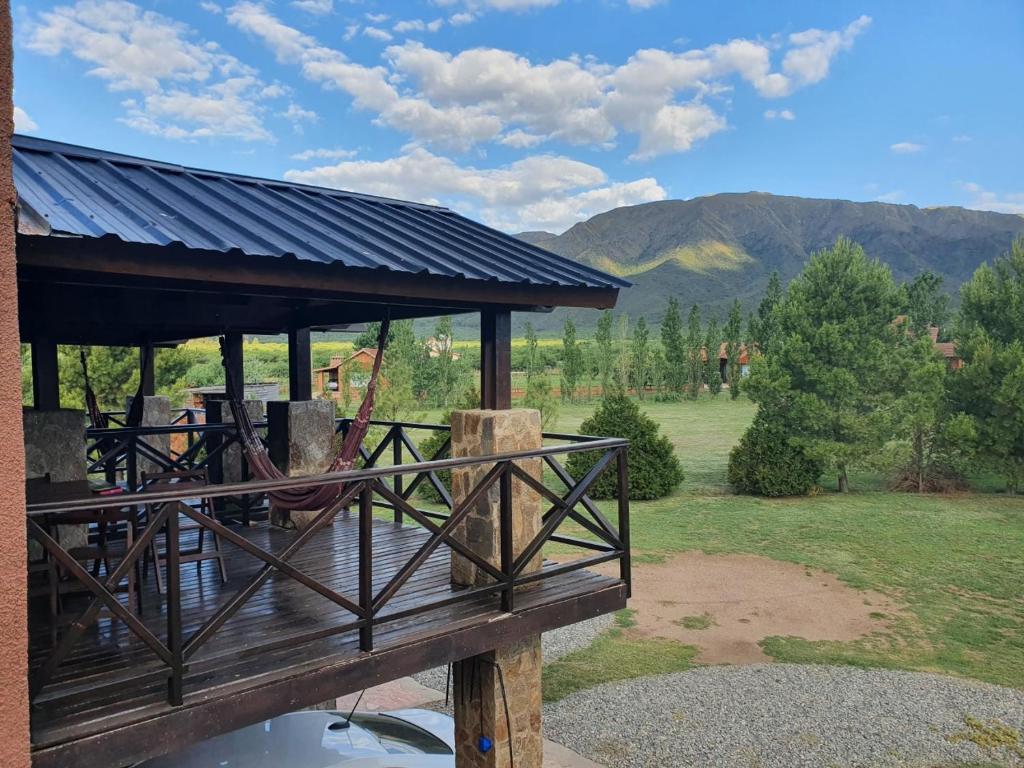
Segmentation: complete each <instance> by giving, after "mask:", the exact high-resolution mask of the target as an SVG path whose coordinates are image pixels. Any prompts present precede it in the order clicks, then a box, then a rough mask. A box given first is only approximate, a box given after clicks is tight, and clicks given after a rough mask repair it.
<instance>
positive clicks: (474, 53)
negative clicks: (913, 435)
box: [13, 0, 1024, 232]
mask: <svg viewBox="0 0 1024 768" xmlns="http://www.w3.org/2000/svg"><path fill="white" fill-rule="evenodd" d="M13 11H14V18H15V103H16V122H17V125H18V130H20V131H22V132H27V133H32V134H34V135H38V136H43V137H46V138H52V139H57V140H61V141H68V142H73V143H78V144H85V145H89V146H98V147H102V148H106V149H111V150H115V151H120V152H125V153H128V154H138V155H143V156H148V157H154V158H158V159H162V160H168V161H174V162H180V163H183V164H187V165H193V166H199V167H207V168H215V169H221V170H230V171H235V172H241V173H250V174H254V175H259V176H268V177H272V178H289V179H294V180H297V181H304V182H308V183H314V184H324V185H328V186H337V187H341V188H348V189H356V190H359V191H363V192H371V193H377V194H384V195H391V196H399V197H408V198H413V199H420V200H429V201H436V202H440V203H443V204H446V205H450V206H452V207H454V208H457V209H458V210H460V211H462V212H464V213H467V214H469V215H472V216H474V217H477V218H480V219H483V220H485V221H487V222H488V223H490V224H493V225H496V226H499V227H502V228H504V229H507V230H510V231H517V230H520V229H547V230H551V231H556V232H557V231H562V230H564V229H566V228H567V227H569V226H571V225H572V224H573V223H574V222H576V221H579V220H581V219H584V218H586V217H588V216H591V215H593V214H595V213H598V212H600V211H603V210H607V209H609V208H613V207H616V206H618V205H627V204H635V203H641V202H647V201H651V200H658V199H663V198H690V197H694V196H698V195H707V194H713V193H716V192H728V191H747V190H760V191H766V192H774V193H778V194H791V195H801V196H807V197H840V198H847V199H853V200H883V201H887V202H898V203H912V204H915V205H920V206H931V205H965V206H968V207H975V208H984V209H989V210H998V211H1003V212H1013V213H1024V176H1022V174H1021V168H1022V162H1021V161H1022V159H1024V130H1022V127H1024V99H1022V98H1021V93H1022V90H1021V88H1022V86H1021V83H1022V82H1024V44H1022V42H1021V41H1022V40H1024V3H1021V2H1019V0H1007V1H1006V2H998V1H997V0H991V1H986V2H944V1H943V0H929V1H928V2H846V1H845V0H837V1H834V2H828V3H821V2H787V1H785V0H782V1H779V2H772V3H766V2H719V1H715V0H705V1H704V2H700V3H695V2H692V0H660V1H659V0H408V1H402V2H391V1H388V2H384V1H383V0H364V1H363V2H357V1H353V0H294V1H292V0H276V1H275V2H271V0H262V1H261V0H202V2H200V1H199V0H136V1H135V2H128V1H127V0H58V1H56V2H55V1H54V0H30V2H24V0H22V1H21V2H19V0H15V1H14V3H13Z"/></svg>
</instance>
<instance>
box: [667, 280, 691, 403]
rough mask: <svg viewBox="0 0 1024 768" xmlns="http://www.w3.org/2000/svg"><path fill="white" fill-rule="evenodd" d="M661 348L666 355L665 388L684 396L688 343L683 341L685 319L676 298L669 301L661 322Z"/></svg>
mask: <svg viewBox="0 0 1024 768" xmlns="http://www.w3.org/2000/svg"><path fill="white" fill-rule="evenodd" d="M661 346H662V349H663V350H664V354H665V386H666V388H667V389H668V390H669V391H670V392H678V393H679V394H682V393H683V391H684V390H685V389H686V380H687V373H686V371H687V368H686V366H687V362H686V342H685V341H684V339H683V318H682V315H681V314H680V312H679V302H678V301H676V300H675V297H671V298H669V300H668V309H666V310H665V317H664V319H663V320H662V321H661Z"/></svg>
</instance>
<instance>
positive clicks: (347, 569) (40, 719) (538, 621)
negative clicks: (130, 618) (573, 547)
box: [30, 513, 626, 768]
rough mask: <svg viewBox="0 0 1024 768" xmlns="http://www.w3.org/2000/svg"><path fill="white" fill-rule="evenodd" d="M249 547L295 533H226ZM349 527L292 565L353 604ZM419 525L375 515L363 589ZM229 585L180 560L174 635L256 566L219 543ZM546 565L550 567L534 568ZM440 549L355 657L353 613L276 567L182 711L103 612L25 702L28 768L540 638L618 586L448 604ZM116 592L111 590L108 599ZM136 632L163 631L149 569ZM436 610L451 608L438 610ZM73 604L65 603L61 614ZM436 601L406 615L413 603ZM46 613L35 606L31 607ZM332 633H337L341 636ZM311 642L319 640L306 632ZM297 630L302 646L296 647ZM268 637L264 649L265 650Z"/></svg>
mask: <svg viewBox="0 0 1024 768" xmlns="http://www.w3.org/2000/svg"><path fill="white" fill-rule="evenodd" d="M235 530H237V531H239V532H240V533H241V534H242V535H244V536H245V538H247V539H249V540H250V541H252V542H253V543H255V544H257V545H259V546H260V547H263V548H265V549H268V550H271V551H273V552H280V551H281V550H282V549H283V548H284V547H285V546H287V544H288V543H290V542H291V541H292V540H293V539H294V537H295V535H296V534H295V533H293V532H288V531H283V530H280V529H277V528H273V527H270V526H268V525H266V524H265V523H264V524H258V525H255V526H253V527H251V528H244V527H241V528H237V529H235ZM358 536H359V532H358V519H357V516H356V515H353V516H351V517H349V516H348V514H347V513H346V514H345V515H343V516H341V517H339V518H338V520H337V521H336V522H335V523H334V524H333V525H331V526H329V527H328V528H327V529H326V530H324V531H322V532H321V533H319V534H317V535H316V536H315V537H314V538H313V539H312V540H311V541H310V542H309V544H308V545H307V546H306V547H305V548H303V549H302V550H301V551H300V552H299V553H298V554H297V555H296V556H295V557H294V558H293V559H292V560H291V561H290V562H291V563H292V564H293V565H295V566H296V567H297V568H298V569H300V570H301V571H303V572H304V573H306V574H308V575H309V576H311V577H312V578H314V579H315V580H316V581H318V582H321V583H323V584H325V585H328V586H330V587H331V588H332V589H336V590H337V591H338V592H340V593H342V594H343V595H346V596H350V597H351V598H352V599H353V600H355V599H356V595H357V593H358V574H359V558H358ZM428 537H429V533H428V532H427V531H425V530H423V529H422V528H419V527H412V526H404V527H402V526H399V525H396V524H393V523H388V522H382V521H375V522H374V528H373V589H374V591H376V590H379V589H381V588H383V587H384V586H385V585H386V584H387V583H388V581H389V580H390V579H391V578H392V577H393V576H394V575H395V573H396V572H397V571H398V569H399V568H401V567H402V566H403V565H404V564H406V563H407V562H408V561H409V560H410V559H411V558H412V557H413V555H414V554H415V553H416V551H417V549H418V548H419V547H420V546H421V545H422V544H423V543H424V541H426V540H427V538H428ZM224 546H225V551H226V556H227V557H226V560H227V568H228V575H229V581H228V583H227V584H222V583H221V581H220V578H219V575H218V573H217V568H216V564H215V562H213V561H207V562H204V563H202V564H201V569H197V567H196V564H187V565H184V566H182V571H181V573H182V596H183V597H182V623H183V629H184V632H185V634H186V636H187V635H188V634H189V633H191V632H193V631H194V630H195V629H197V628H198V627H199V626H201V625H202V623H203V622H204V621H205V620H206V619H207V618H209V617H210V616H211V615H212V614H213V613H215V612H216V611H217V609H218V608H220V607H221V606H223V605H224V604H225V603H226V602H227V601H228V600H229V599H230V598H231V597H232V596H233V595H234V593H235V592H236V591H237V590H238V589H240V588H241V587H242V586H243V585H244V584H245V583H246V581H247V580H248V579H250V578H252V576H253V575H254V574H255V573H256V572H257V571H258V570H259V569H260V566H261V565H262V564H261V562H260V561H258V560H256V559H255V558H253V557H252V556H251V555H249V554H247V553H245V552H244V551H242V550H241V549H239V548H237V547H235V546H233V545H231V544H228V543H225V544H224ZM546 567H547V568H551V567H553V565H552V564H548V565H547V566H546ZM449 569H450V554H449V549H448V548H447V547H445V546H441V547H438V549H437V550H435V551H434V552H433V554H431V555H430V557H429V559H428V560H427V561H426V562H424V564H423V565H422V566H421V567H420V568H419V570H417V571H416V573H415V574H414V575H413V576H412V578H411V579H410V580H409V581H408V582H406V583H405V584H404V585H403V586H402V587H401V589H400V590H399V592H398V593H397V594H396V595H395V597H394V598H393V599H392V600H391V601H390V602H389V603H388V604H387V605H386V606H385V608H384V609H383V611H382V613H381V615H380V617H379V618H380V619H382V620H385V619H387V617H389V616H391V617H396V618H394V620H392V621H385V623H382V624H380V625H379V626H377V627H375V629H374V650H373V651H372V652H369V653H367V652H363V651H361V650H360V649H359V635H358V631H357V630H354V629H345V627H347V626H348V625H350V624H351V623H352V622H353V621H355V619H356V617H355V616H353V615H352V614H351V613H348V612H347V611H346V610H345V609H344V608H342V607H340V606H339V605H337V604H336V603H335V602H332V601H330V600H328V599H326V598H324V597H322V596H320V595H318V594H316V593H315V592H313V591H311V590H310V589H308V588H307V587H305V586H303V585H302V584H300V583H298V582H297V581H295V580H294V579H291V578H289V577H287V576H284V575H282V574H280V573H275V574H274V575H273V576H272V577H271V578H270V580H269V581H268V582H267V583H266V584H265V585H264V586H263V587H262V588H261V589H260V591H259V592H258V593H257V594H256V595H255V596H254V597H253V598H252V599H250V600H249V601H248V602H247V603H246V604H245V605H244V607H242V608H241V610H240V611H239V612H238V613H237V614H236V615H234V616H233V617H232V618H231V619H229V620H228V622H227V623H226V624H225V625H224V626H223V627H222V628H221V629H220V630H219V631H218V632H217V633H216V634H215V635H214V636H213V637H212V638H211V639H210V640H209V642H207V643H206V644H205V645H203V646H202V647H201V648H200V649H199V650H198V651H197V652H196V655H195V656H194V657H192V658H191V659H190V660H189V663H188V667H187V671H186V675H185V680H184V703H183V704H182V705H181V706H178V707H174V706H171V705H170V704H168V702H167V668H166V665H164V664H162V663H161V662H160V661H159V660H158V659H157V658H156V657H155V655H154V654H153V652H152V651H151V650H150V649H149V648H148V647H147V646H146V645H145V644H144V643H143V642H142V641H141V640H139V639H138V638H137V637H135V636H134V635H133V634H132V633H131V632H129V631H128V630H127V628H126V627H125V626H124V625H123V624H122V623H121V622H120V621H117V620H114V619H107V618H101V619H100V620H99V621H98V622H96V623H95V624H94V625H93V626H91V627H89V629H88V630H87V632H86V634H85V636H84V637H83V638H82V640H81V641H80V642H79V643H78V645H77V646H76V647H75V649H74V652H73V653H72V655H71V656H70V657H69V658H68V659H67V660H66V661H65V662H64V663H63V664H62V665H61V667H60V668H59V669H58V672H57V674H56V675H55V676H54V677H53V679H52V680H51V681H50V682H49V683H48V684H47V685H46V686H45V687H44V688H43V689H42V690H41V691H40V692H39V693H38V695H37V696H36V698H35V700H34V703H33V709H32V743H33V750H34V752H33V755H34V758H33V763H34V765H36V766H38V767H39V768H42V767H44V766H72V765H83V766H84V765H89V766H96V767H97V768H101V767H102V766H108V765H109V766H122V765H125V764H127V763H130V762H132V761H134V760H138V759H142V758H145V757H147V756H151V755H155V754H160V753H164V752H167V751H171V750H173V749H176V748H179V747H182V746H185V745H187V744H190V743H194V742H195V741H197V740H199V739H202V738H206V737H209V736H212V735H215V734H217V733H222V732H224V731H227V730H231V729H233V728H237V727H241V726H242V725H245V724H248V723H251V722H256V721H258V720H260V719H261V718H264V717H270V716H274V715H277V714H281V713H283V712H285V711H289V710H292V709H297V708H301V707H303V706H308V705H311V704H316V703H319V702H322V701H325V700H327V699H330V698H333V697H335V696H340V695H344V694H346V693H350V692H353V691H358V690H360V689H362V688H365V687H368V686H371V685H375V684H378V683H381V682H385V681H387V680H391V679H395V678H398V677H401V676H404V675H408V674H411V673H413V672H417V671H420V670H422V669H427V668H430V667H432V666H436V665H441V664H446V663H448V662H451V661H455V660H457V659H460V658H465V657H467V656H470V655H473V654H475V653H480V652H484V651H486V650H489V649H491V648H493V647H495V645H498V644H500V643H501V642H502V639H504V640H507V639H509V638H510V637H518V636H523V635H526V634H530V633H534V632H541V631H546V630H549V629H553V628H555V627H559V626H563V625H566V624H571V623H574V622H577V621H582V620H584V619H587V618H590V617H592V616H596V615H598V614H601V613H607V612H609V611H613V610H617V609H619V608H622V607H623V606H624V605H625V601H626V589H625V585H624V584H623V582H622V581H620V580H618V579H613V578H609V577H606V576H600V575H597V574H595V573H592V572H589V571H585V570H577V571H571V572H567V573H560V574H557V575H553V576H552V577H551V578H548V579H544V580H542V581H538V582H536V583H534V584H531V585H529V586H527V587H524V588H522V591H520V590H517V592H516V602H515V612H514V613H511V614H510V613H503V612H502V611H501V609H500V600H499V596H498V595H497V594H477V595H475V596H474V597H472V598H470V599H468V600H465V601H462V602H458V603H454V604H452V603H450V601H451V598H452V597H453V596H455V595H457V594H458V593H459V590H456V589H453V588H452V587H451V586H450V584H449ZM122 599H123V596H122ZM143 600H144V613H143V617H142V618H143V620H144V622H145V624H146V625H147V627H149V629H150V630H151V631H152V632H153V633H154V634H155V635H156V636H157V637H158V638H161V639H164V638H166V631H167V618H166V615H165V601H164V598H163V597H162V596H160V595H159V594H158V593H157V592H156V586H155V583H154V579H153V576H152V572H151V573H150V576H149V578H148V580H147V581H146V582H145V583H144V584H143ZM446 601H449V602H448V603H446ZM86 602H87V601H86V599H85V598H84V597H83V598H81V599H80V600H79V601H78V602H73V601H69V605H68V614H69V615H74V614H75V608H76V607H78V608H81V607H84V606H85V604H86ZM435 603H436V604H438V605H437V607H436V608H435V609H433V610H430V611H429V612H427V613H420V614H418V615H413V616H407V615H404V614H405V612H407V611H408V610H409V609H411V608H416V607H421V606H424V605H430V604H435ZM37 607H44V606H37ZM31 625H32V638H31V643H30V665H31V666H32V668H33V669H36V668H38V667H39V665H40V664H41V663H42V661H43V659H44V658H45V656H46V655H47V653H48V652H49V650H50V648H51V637H50V631H49V625H48V622H47V621H46V618H45V616H44V615H43V616H38V617H35V618H34V620H33V621H32V623H31ZM339 630H341V631H339ZM310 633H319V635H320V636H319V637H317V638H315V639H308V637H309V635H310ZM302 637H305V638H307V639H305V640H303V641H302V642H301V643H300V644H296V638H302ZM268 644H269V647H268Z"/></svg>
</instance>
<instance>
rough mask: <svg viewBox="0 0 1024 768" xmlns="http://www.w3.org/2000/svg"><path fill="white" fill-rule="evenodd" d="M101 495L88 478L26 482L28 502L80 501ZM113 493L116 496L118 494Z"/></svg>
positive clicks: (26, 499)
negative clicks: (53, 481)
mask: <svg viewBox="0 0 1024 768" xmlns="http://www.w3.org/2000/svg"><path fill="white" fill-rule="evenodd" d="M112 487H114V486H112ZM101 495H102V494H99V493H97V491H96V490H95V488H94V487H93V485H92V484H91V483H90V482H89V481H88V480H64V481H61V482H56V483H52V482H51V483H42V482H26V484H25V501H26V502H27V503H28V504H51V503H59V502H64V501H78V500H79V499H93V498H96V497H97V496H101ZM112 495H114V496H116V495H117V494H112Z"/></svg>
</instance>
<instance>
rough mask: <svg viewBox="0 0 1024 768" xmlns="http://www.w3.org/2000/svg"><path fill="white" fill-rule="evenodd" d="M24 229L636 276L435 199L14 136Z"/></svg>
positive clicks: (446, 271) (354, 259) (466, 273)
mask: <svg viewBox="0 0 1024 768" xmlns="http://www.w3.org/2000/svg"><path fill="white" fill-rule="evenodd" d="M12 145H13V150H14V152H13V154H14V181H15V185H16V187H17V192H18V232H19V234H21V235H36V236H57V237H67V236H77V237H82V238H96V239H99V238H117V239H119V240H121V241H123V242H125V243H131V244H139V245H147V246H153V245H156V246H160V245H174V244H177V245H181V246H184V247H185V248H187V249H195V250H196V251H204V252H208V251H220V252H225V253H227V252H231V253H234V254H237V253H241V254H244V255H245V256H250V257H261V258H265V257H276V258H283V257H293V258H295V259H298V260H300V261H304V262H313V263H321V264H334V265H341V266H344V267H352V268H361V269H374V270H388V271H391V272H397V273H407V274H412V275H431V276H438V277H447V278H456V279H465V280H485V281H496V282H498V283H516V284H527V285H537V286H563V287H570V288H599V289H609V288H610V289H618V288H621V287H626V286H628V285H629V283H628V282H627V281H625V280H622V279H620V278H617V277H614V276H612V275H608V274H605V273H603V272H601V271H599V270H597V269H593V268H592V267H588V266H585V265H582V264H578V263H576V262H574V261H572V260H570V259H566V258H563V257H561V256H557V255H555V254H553V253H551V252H549V251H546V250H544V249H542V248H539V247H536V246H533V245H530V244H529V243H525V242H523V241H521V240H518V239H517V238H515V237H512V236H511V235H508V234H505V233H503V232H499V231H498V230H495V229H492V228H490V227H487V226H484V225H483V224H479V223H477V222H475V221H472V220H471V219H467V218H465V217H463V216H460V215H459V214H457V213H455V212H453V211H451V210H448V209H447V208H441V207H437V206H432V205H424V204H420V203H413V202H407V201H404V200H391V199H387V198H382V197H374V196H371V195H363V194H358V193H354V192H345V191H341V190H335V189H326V188H321V187H313V186H307V185H303V184H295V183H291V182H285V181H275V180H270V179H260V178H254V177H250V176H241V175H236V174H231V173H220V172H216V171H206V170H201V169H197V168H189V167H185V166H181V165H177V164H173V163H165V162H159V161H155V160H147V159H144V158H139V157H131V156H128V155H122V154H117V153H114V152H107V151H104V150H99V149H90V148H86V147H79V146H74V145H71V144H63V143H59V142H55V141H49V140H46V139H39V138H34V137H28V136H17V135H16V136H14V138H13V140H12Z"/></svg>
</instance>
